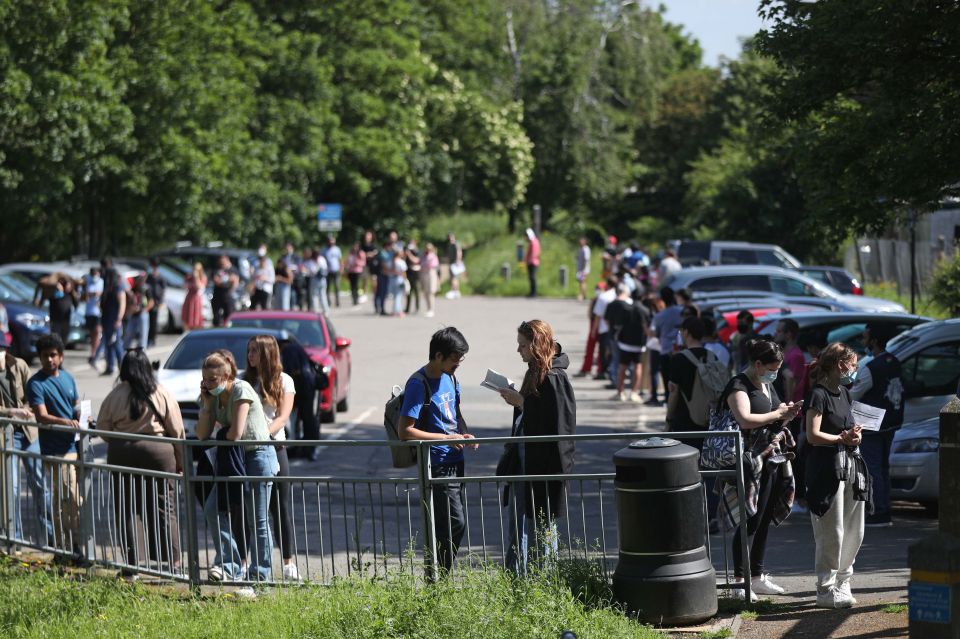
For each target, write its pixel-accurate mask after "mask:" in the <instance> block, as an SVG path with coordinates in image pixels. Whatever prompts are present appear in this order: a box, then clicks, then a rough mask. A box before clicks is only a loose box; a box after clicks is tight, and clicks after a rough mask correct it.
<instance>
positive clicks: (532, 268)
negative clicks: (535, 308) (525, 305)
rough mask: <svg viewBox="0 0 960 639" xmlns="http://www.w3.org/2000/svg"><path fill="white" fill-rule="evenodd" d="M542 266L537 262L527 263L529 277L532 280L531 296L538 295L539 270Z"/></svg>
mask: <svg viewBox="0 0 960 639" xmlns="http://www.w3.org/2000/svg"><path fill="white" fill-rule="evenodd" d="M539 269H540V267H539V266H538V265H536V264H527V279H529V280H530V293H529V295H530V297H536V296H537V271H538V270H539Z"/></svg>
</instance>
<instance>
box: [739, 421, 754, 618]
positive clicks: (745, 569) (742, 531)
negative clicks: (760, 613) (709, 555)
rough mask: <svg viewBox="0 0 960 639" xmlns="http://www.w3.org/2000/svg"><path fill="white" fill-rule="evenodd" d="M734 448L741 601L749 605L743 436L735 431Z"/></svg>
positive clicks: (749, 587)
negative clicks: (741, 555) (741, 560)
mask: <svg viewBox="0 0 960 639" xmlns="http://www.w3.org/2000/svg"><path fill="white" fill-rule="evenodd" d="M734 450H735V451H736V453H737V509H738V510H739V511H740V522H739V525H738V528H740V551H741V553H743V557H742V559H743V565H742V566H741V571H742V572H743V601H744V605H746V606H749V605H750V591H751V590H752V589H753V588H752V585H753V584H752V583H751V581H750V580H751V577H752V575H751V574H750V540H749V539H748V535H747V494H746V492H747V491H746V489H745V488H744V485H743V436H742V435H740V432H739V431H736V435H735V436H734Z"/></svg>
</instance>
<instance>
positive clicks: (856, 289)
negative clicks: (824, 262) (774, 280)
mask: <svg viewBox="0 0 960 639" xmlns="http://www.w3.org/2000/svg"><path fill="white" fill-rule="evenodd" d="M797 270H798V271H800V272H801V273H803V274H804V275H806V276H807V277H812V278H813V279H815V280H817V281H820V282H823V283H824V284H827V285H829V286H832V287H833V288H835V289H837V290H838V291H840V292H841V293H846V294H848V295H863V293H864V291H863V284H861V283H860V280H858V279H857V278H856V277H855V276H854V274H853V273H851V272H850V271H848V270H847V269H845V268H841V267H839V266H801V267H800V268H798V269H797Z"/></svg>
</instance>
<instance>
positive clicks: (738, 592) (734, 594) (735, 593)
mask: <svg viewBox="0 0 960 639" xmlns="http://www.w3.org/2000/svg"><path fill="white" fill-rule="evenodd" d="M734 583H738V584H742V583H743V582H742V581H736V582H734ZM727 592H729V593H730V597H731V598H732V599H739V600H740V601H743V600H744V599H745V598H746V590H744V589H743V588H731V589H730V590H728V591H727ZM758 601H760V598H759V597H757V591H756V590H754V589H753V588H751V589H750V603H757V602H758Z"/></svg>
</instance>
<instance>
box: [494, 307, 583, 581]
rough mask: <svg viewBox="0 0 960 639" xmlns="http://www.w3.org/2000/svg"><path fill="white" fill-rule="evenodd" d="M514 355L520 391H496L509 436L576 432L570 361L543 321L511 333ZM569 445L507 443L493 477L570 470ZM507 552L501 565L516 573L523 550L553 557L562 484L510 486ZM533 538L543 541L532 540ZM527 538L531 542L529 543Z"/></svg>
mask: <svg viewBox="0 0 960 639" xmlns="http://www.w3.org/2000/svg"><path fill="white" fill-rule="evenodd" d="M517 352H518V353H520V358H521V359H522V360H523V361H524V362H525V363H526V364H527V372H526V374H525V375H524V377H523V384H522V385H521V387H520V390H519V391H517V390H515V389H512V388H507V389H503V390H501V391H500V395H501V397H503V399H504V401H506V402H507V403H508V404H510V405H511V406H513V407H514V410H513V429H512V435H513V436H514V437H520V436H535V435H573V434H574V432H575V431H576V429H577V402H576V399H575V398H574V395H573V386H571V384H570V379H569V378H568V377H567V371H566V369H567V367H568V366H569V365H570V359H569V358H568V357H567V355H566V353H563V352H562V350H561V348H560V345H559V344H557V343H556V342H554V341H553V329H551V328H550V325H549V324H547V323H546V322H543V321H540V320H531V321H529V322H523V323H522V324H520V327H519V328H518V329H517ZM573 455H574V445H573V442H572V441H563V442H548V443H526V444H524V443H518V444H510V445H508V447H507V450H506V451H505V453H504V460H502V462H501V467H498V473H502V474H514V475H516V474H521V475H563V474H568V473H571V472H573ZM510 491H511V489H510V488H508V491H507V495H508V498H507V505H508V507H509V510H510V515H511V517H510V548H509V550H508V551H507V567H508V568H509V569H510V570H513V571H515V572H518V573H525V572H526V570H527V559H528V554H529V549H530V548H531V547H532V548H533V549H534V550H533V553H534V554H535V555H536V554H540V553H543V554H544V555H551V554H554V555H555V554H556V550H557V528H556V519H557V517H561V516H563V515H564V505H565V502H566V498H565V494H564V484H563V482H562V481H535V482H523V483H518V484H513V488H512V493H513V495H515V497H516V499H514V500H512V502H511V500H509V494H510ZM539 535H543V538H540V539H538V537H539ZM531 537H532V539H531Z"/></svg>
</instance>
